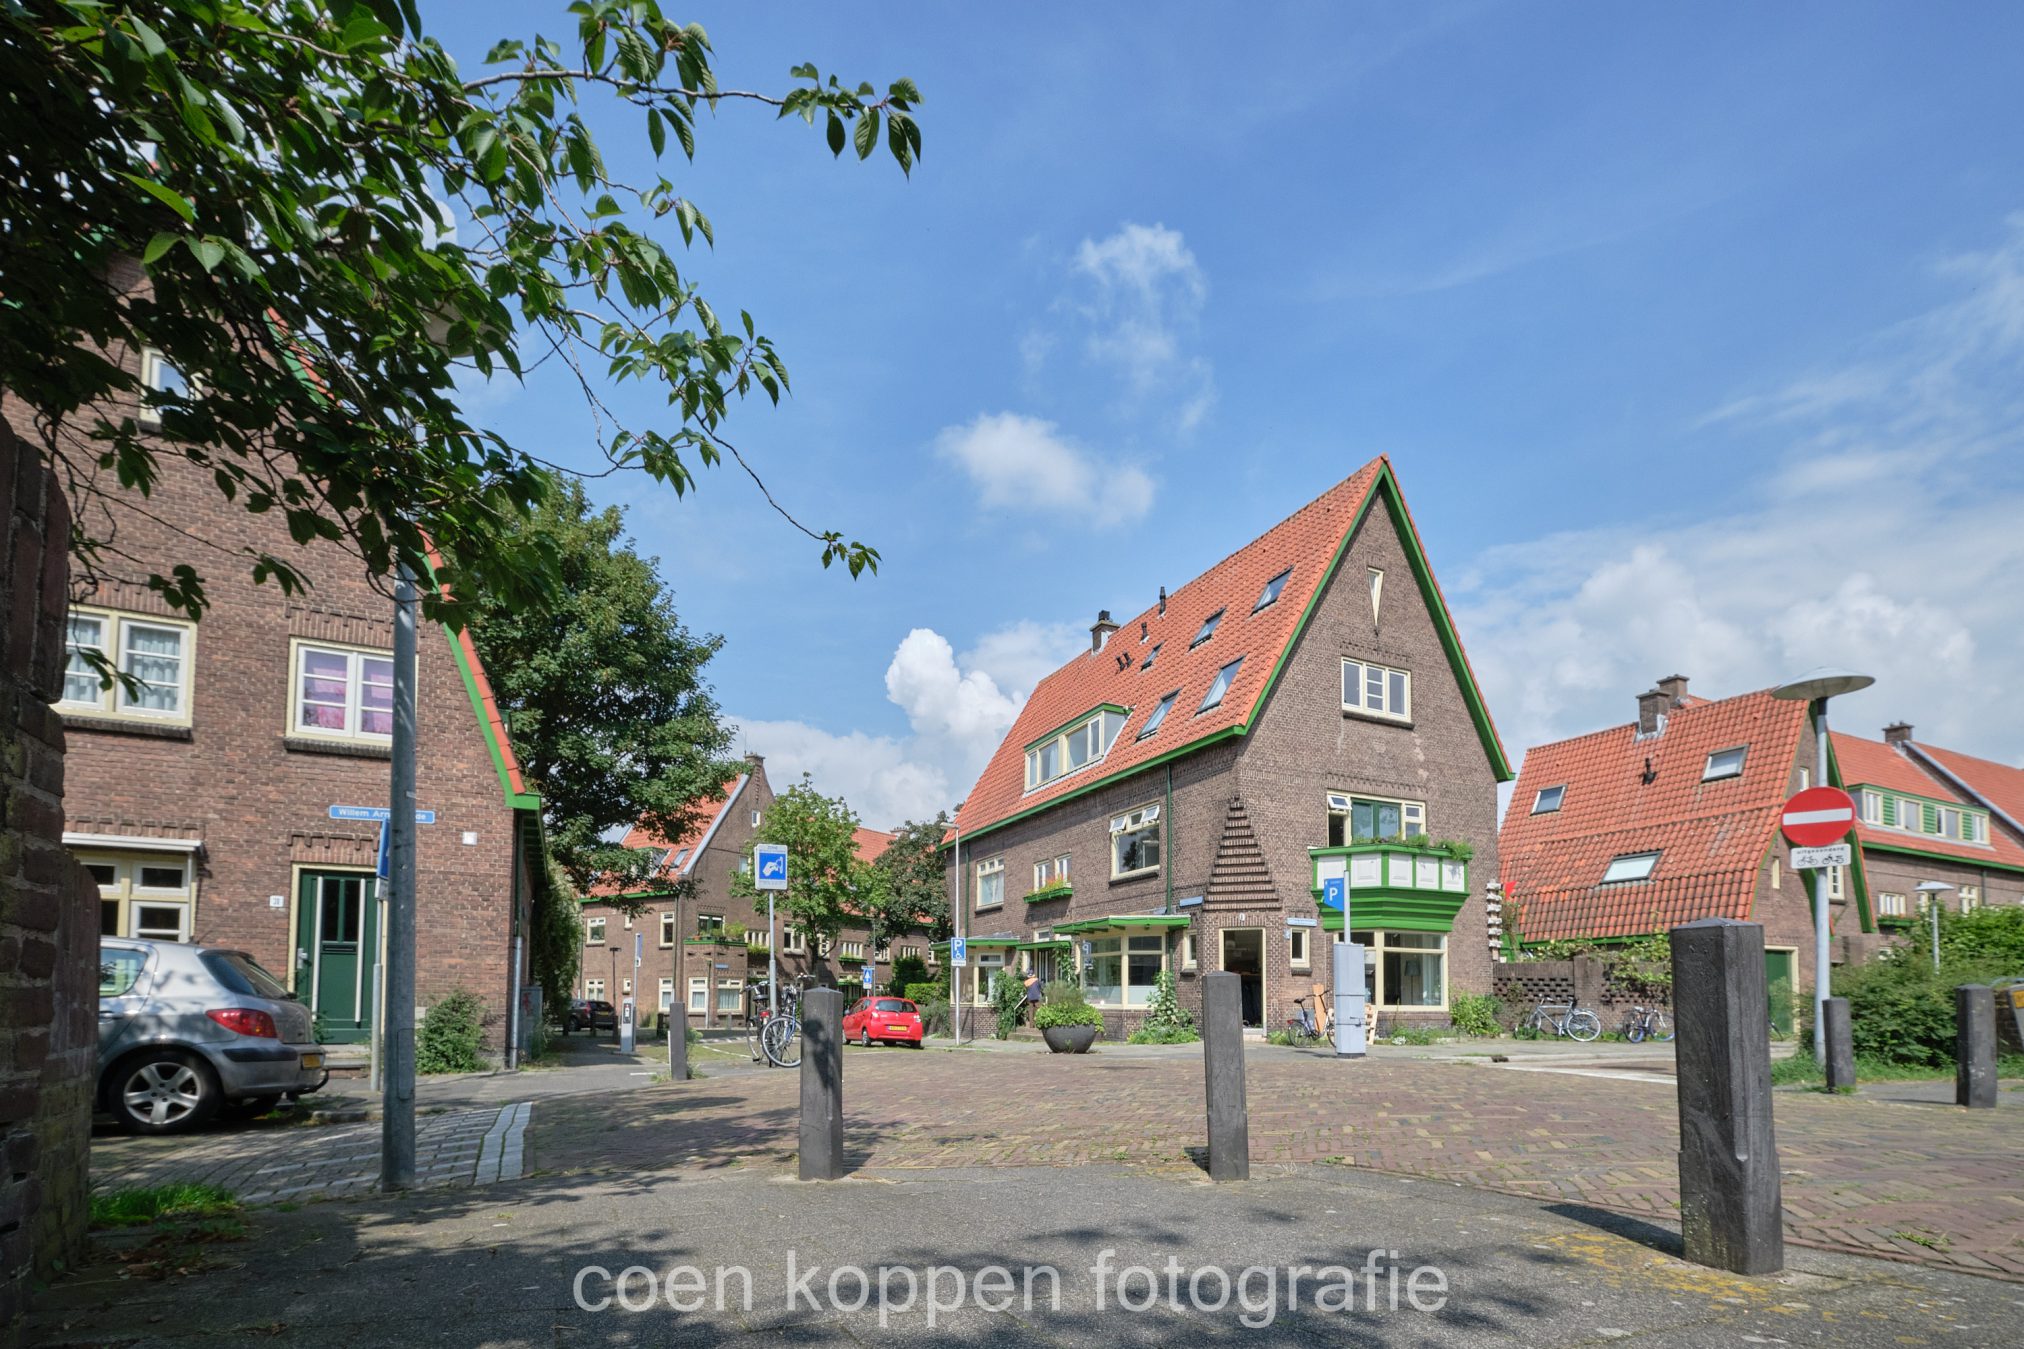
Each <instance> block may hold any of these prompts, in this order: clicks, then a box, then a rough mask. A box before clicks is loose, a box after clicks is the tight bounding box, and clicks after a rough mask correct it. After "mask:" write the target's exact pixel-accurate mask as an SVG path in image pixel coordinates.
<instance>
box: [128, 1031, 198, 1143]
mask: <svg viewBox="0 0 2024 1349" xmlns="http://www.w3.org/2000/svg"><path fill="white" fill-rule="evenodd" d="M108 1095H109V1097H110V1098H111V1099H110V1102H109V1103H110V1105H111V1106H112V1113H113V1117H114V1118H115V1119H117V1120H118V1121H119V1124H120V1127H121V1128H122V1129H125V1130H126V1131H127V1132H128V1133H136V1134H177V1133H183V1132H185V1131H187V1130H190V1129H194V1128H196V1127H197V1126H198V1125H200V1124H202V1123H204V1121H206V1120H208V1119H210V1118H211V1116H212V1115H214V1114H216V1113H217V1110H218V1104H219V1091H218V1083H217V1079H216V1078H214V1077H213V1076H212V1075H211V1069H210V1067H209V1065H207V1064H206V1063H204V1062H203V1060H201V1059H198V1058H195V1057H194V1056H192V1055H189V1054H185V1053H183V1052H182V1051H180V1050H174V1049H165V1050H160V1051H157V1052H155V1053H151V1054H144V1055H142V1056H140V1057H138V1058H133V1059H129V1060H127V1062H126V1063H124V1064H122V1065H121V1066H120V1070H119V1076H118V1077H116V1078H115V1079H114V1080H113V1084H112V1090H111V1091H110V1092H109V1093H108Z"/></svg>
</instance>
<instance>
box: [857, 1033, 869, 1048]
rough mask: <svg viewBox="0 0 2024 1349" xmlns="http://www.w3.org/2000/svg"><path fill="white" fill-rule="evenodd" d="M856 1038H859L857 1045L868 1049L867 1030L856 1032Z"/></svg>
mask: <svg viewBox="0 0 2024 1349" xmlns="http://www.w3.org/2000/svg"><path fill="white" fill-rule="evenodd" d="M858 1036H859V1040H858V1043H860V1044H862V1045H863V1046H864V1047H865V1048H866V1049H870V1048H871V1032H870V1031H869V1030H861V1031H859V1032H858Z"/></svg>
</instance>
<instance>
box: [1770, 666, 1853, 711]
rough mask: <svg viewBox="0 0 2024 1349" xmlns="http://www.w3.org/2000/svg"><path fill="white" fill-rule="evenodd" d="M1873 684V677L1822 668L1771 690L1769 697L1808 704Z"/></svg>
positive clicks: (1809, 671)
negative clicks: (1817, 699)
mask: <svg viewBox="0 0 2024 1349" xmlns="http://www.w3.org/2000/svg"><path fill="white" fill-rule="evenodd" d="M1875 682H1876V677H1875V676H1874V675H1866V674H1857V673H1855V671H1853V670H1836V669H1831V668H1828V667H1826V666H1822V667H1821V668H1820V669H1818V670H1808V671H1807V672H1806V673H1805V674H1803V675H1801V676H1800V677H1799V678H1797V679H1794V680H1792V681H1791V682H1789V683H1785V684H1780V685H1779V686H1778V687H1777V688H1775V689H1772V690H1771V696H1772V697H1773V698H1781V699H1784V700H1785V701H1787V702H1796V703H1810V702H1812V701H1813V700H1814V699H1815V698H1835V697H1839V696H1840V695H1842V694H1844V693H1854V692H1855V691H1857V690H1858V689H1866V688H1868V687H1869V686H1870V685H1871V684H1874V683H1875Z"/></svg>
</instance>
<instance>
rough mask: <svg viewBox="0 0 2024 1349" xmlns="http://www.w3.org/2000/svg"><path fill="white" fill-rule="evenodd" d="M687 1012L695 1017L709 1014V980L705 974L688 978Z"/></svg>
mask: <svg viewBox="0 0 2024 1349" xmlns="http://www.w3.org/2000/svg"><path fill="white" fill-rule="evenodd" d="M687 1007H688V1010H689V1012H690V1013H691V1014H693V1015H695V1016H708V1015H709V1014H710V978H709V976H708V975H705V974H692V975H690V976H689V1001H688V1004H687Z"/></svg>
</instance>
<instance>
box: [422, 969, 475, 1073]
mask: <svg viewBox="0 0 2024 1349" xmlns="http://www.w3.org/2000/svg"><path fill="white" fill-rule="evenodd" d="M484 1024H485V1004H483V1003H481V1002H479V1001H478V999H477V998H476V997H474V996H473V995H471V994H469V993H467V992H465V991H464V990H463V989H461V988H459V989H455V990H453V991H452V992H450V993H448V994H446V995H444V996H443V997H442V998H440V999H439V1000H437V1002H436V1005H435V1006H433V1007H431V1008H430V1009H429V1010H428V1014H427V1015H426V1016H424V1017H423V1018H422V1024H421V1028H420V1029H419V1030H418V1031H416V1032H415V1071H416V1072H418V1073H475V1072H477V1071H479V1070H480V1069H482V1068H483V1067H484V1066H485V1060H484V1058H483V1056H481V1055H480V1054H479V1053H478V1046H479V1045H480V1044H482V1043H483V1042H484V1031H483V1029H482V1028H483V1026H484Z"/></svg>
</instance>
